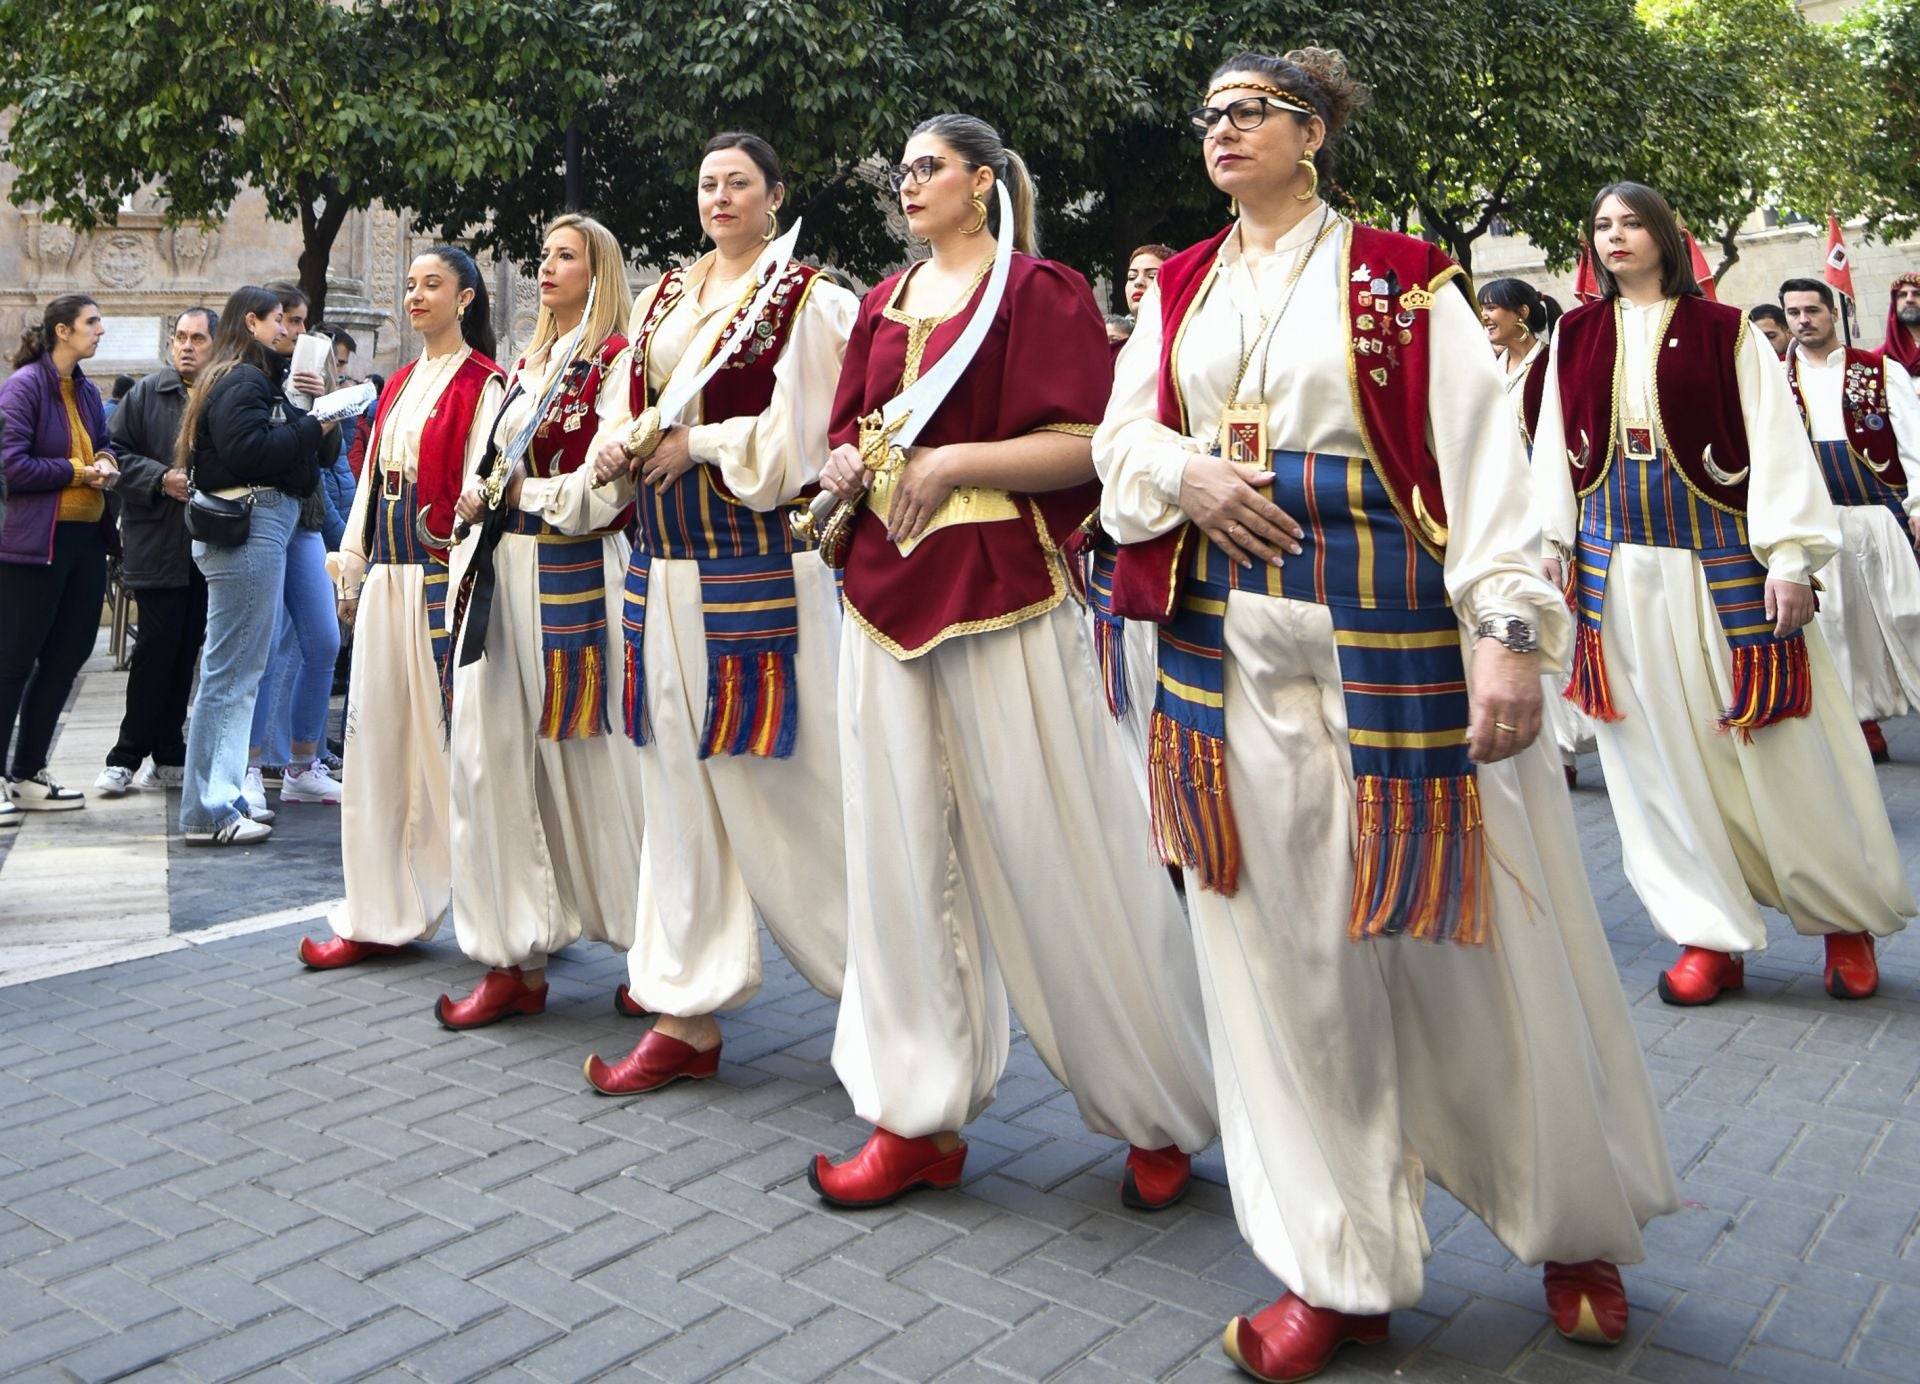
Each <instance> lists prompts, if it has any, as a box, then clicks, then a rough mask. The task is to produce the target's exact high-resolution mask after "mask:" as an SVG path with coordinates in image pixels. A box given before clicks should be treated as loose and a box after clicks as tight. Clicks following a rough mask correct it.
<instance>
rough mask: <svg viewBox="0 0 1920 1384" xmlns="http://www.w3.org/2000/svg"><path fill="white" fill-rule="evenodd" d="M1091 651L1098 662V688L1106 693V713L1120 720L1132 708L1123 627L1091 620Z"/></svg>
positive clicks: (1102, 618) (1097, 617) (1097, 618)
mask: <svg viewBox="0 0 1920 1384" xmlns="http://www.w3.org/2000/svg"><path fill="white" fill-rule="evenodd" d="M1093 651H1094V653H1095V655H1096V656H1098V658H1099V660H1100V684H1101V686H1102V687H1104V688H1105V689H1106V693H1107V712H1108V714H1110V715H1111V716H1112V717H1113V719H1114V720H1116V721H1118V720H1121V719H1122V718H1124V717H1125V716H1126V714H1127V712H1128V711H1129V710H1131V709H1132V706H1133V698H1132V697H1131V696H1130V695H1129V694H1128V691H1127V639H1126V625H1125V624H1124V623H1123V622H1121V621H1119V620H1109V619H1108V618H1107V617H1106V616H1104V615H1098V614H1096V615H1095V616H1094V617H1093Z"/></svg>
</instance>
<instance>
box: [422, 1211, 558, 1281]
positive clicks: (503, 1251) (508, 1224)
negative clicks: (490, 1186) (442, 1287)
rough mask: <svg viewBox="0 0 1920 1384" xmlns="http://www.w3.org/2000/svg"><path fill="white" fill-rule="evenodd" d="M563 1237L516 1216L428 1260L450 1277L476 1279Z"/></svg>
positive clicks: (447, 1246) (541, 1223) (442, 1249)
mask: <svg viewBox="0 0 1920 1384" xmlns="http://www.w3.org/2000/svg"><path fill="white" fill-rule="evenodd" d="M560 1233H561V1232H560V1231H559V1230H557V1229H555V1228H554V1227H553V1226H551V1225H548V1224H547V1223H546V1222H544V1221H537V1220H534V1219H533V1218H532V1217H531V1216H514V1217H511V1218H509V1219H507V1220H503V1221H501V1222H500V1223H499V1224H497V1225H491V1226H488V1227H487V1228H486V1229H484V1230H477V1231H475V1232H474V1233H473V1234H471V1235H466V1236H462V1237H461V1238H460V1239H458V1240H454V1241H452V1242H450V1243H448V1244H445V1245H442V1246H441V1247H440V1248H439V1249H436V1250H434V1251H433V1253H432V1254H430V1255H428V1256H427V1257H428V1258H429V1259H431V1260H432V1261H433V1262H434V1263H436V1264H438V1265H439V1266H440V1267H441V1268H443V1269H446V1270H447V1271H448V1272H450V1273H455V1274H458V1275H459V1276H460V1277H462V1278H474V1277H477V1276H478V1275H480V1274H483V1273H485V1272H486V1271H487V1270H489V1269H493V1268H498V1267H499V1266H500V1265H502V1264H505V1263H508V1262H510V1261H512V1260H515V1259H518V1258H519V1257H520V1256H522V1255H524V1254H531V1253H532V1252H533V1251H535V1250H537V1249H539V1248H540V1247H541V1246H542V1245H547V1244H551V1243H552V1242H553V1241H554V1240H556V1239H558V1238H559V1237H560Z"/></svg>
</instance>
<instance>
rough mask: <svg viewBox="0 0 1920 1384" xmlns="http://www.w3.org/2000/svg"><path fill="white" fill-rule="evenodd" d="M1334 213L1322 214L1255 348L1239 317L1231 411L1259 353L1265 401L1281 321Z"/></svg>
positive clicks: (1229, 398) (1263, 322) (1265, 320)
mask: <svg viewBox="0 0 1920 1384" xmlns="http://www.w3.org/2000/svg"><path fill="white" fill-rule="evenodd" d="M1332 210H1333V209H1332V208H1331V207H1328V208H1324V209H1323V210H1322V211H1321V213H1320V225H1319V227H1318V229H1317V230H1316V231H1315V233H1314V237H1313V243H1312V244H1310V245H1308V246H1307V248H1306V249H1305V250H1304V251H1303V252H1302V253H1301V255H1300V258H1299V259H1298V260H1296V261H1295V262H1294V266H1293V269H1292V271H1291V272H1290V273H1288V275H1287V282H1286V286H1285V288H1284V289H1283V290H1282V296H1281V299H1280V304H1279V306H1278V307H1276V308H1275V309H1274V310H1273V311H1272V312H1270V313H1268V314H1267V315H1266V316H1264V317H1262V318H1261V319H1260V327H1259V330H1258V331H1256V332H1255V333H1254V338H1253V344H1252V345H1251V346H1249V345H1248V344H1247V339H1246V326H1247V319H1246V314H1244V313H1240V314H1237V321H1238V325H1239V331H1240V369H1239V370H1238V371H1237V372H1236V373H1235V375H1234V377H1233V388H1232V389H1230V390H1228V391H1227V407H1228V408H1233V407H1235V406H1236V405H1237V404H1238V403H1239V401H1240V387H1241V385H1243V384H1244V383H1245V382H1246V378H1247V367H1248V366H1249V365H1251V364H1253V354H1254V352H1255V351H1260V392H1261V395H1262V397H1264V396H1265V394H1266V384H1267V353H1268V352H1269V351H1271V350H1272V349H1273V333H1274V332H1275V331H1277V330H1278V329H1279V326H1280V319H1281V318H1283V317H1285V316H1286V315H1287V308H1288V307H1289V306H1290V305H1291V304H1292V303H1293V294H1294V290H1295V289H1297V288H1298V287H1299V286H1300V276H1301V275H1303V274H1305V273H1306V272H1307V265H1308V263H1309V262H1310V261H1311V260H1312V259H1313V255H1314V252H1315V251H1316V250H1318V249H1319V248H1320V245H1321V242H1322V241H1324V240H1325V239H1326V238H1327V236H1328V234H1329V233H1330V232H1331V231H1332V230H1333V227H1332V226H1331V225H1329V224H1328V221H1329V218H1330V217H1331V216H1332ZM1245 244H1246V240H1245V237H1244V235H1243V236H1242V238H1241V245H1242V247H1243V249H1244V247H1245ZM1263 342H1264V343H1266V349H1265V350H1261V343H1263Z"/></svg>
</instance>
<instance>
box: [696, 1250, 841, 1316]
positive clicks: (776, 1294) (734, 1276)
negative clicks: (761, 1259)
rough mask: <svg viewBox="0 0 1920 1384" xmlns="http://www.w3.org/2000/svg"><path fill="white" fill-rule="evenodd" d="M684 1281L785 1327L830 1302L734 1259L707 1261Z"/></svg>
mask: <svg viewBox="0 0 1920 1384" xmlns="http://www.w3.org/2000/svg"><path fill="white" fill-rule="evenodd" d="M686 1282H687V1285H688V1286H689V1287H693V1288H697V1289H699V1290H700V1291H701V1292H703V1293H708V1294H711V1295H712V1296H713V1297H716V1298H718V1299H720V1301H722V1302H724V1303H726V1304H727V1306H729V1307H732V1308H736V1309H738V1310H740V1311H743V1312H751V1313H753V1314H754V1315H755V1316H759V1317H765V1318H766V1319H767V1320H768V1321H770V1322H773V1323H774V1324H775V1325H776V1326H780V1327H784V1328H786V1329H787V1330H792V1329H793V1328H794V1327H797V1326H799V1325H801V1324H802V1323H803V1322H809V1321H812V1320H813V1319H814V1318H815V1317H817V1316H819V1315H820V1314H821V1313H822V1312H824V1311H826V1310H827V1309H828V1307H829V1306H830V1305H831V1304H829V1303H828V1301H827V1300H826V1299H825V1298H823V1297H821V1296H819V1295H818V1294H817V1293H811V1292H809V1291H807V1290H806V1289H805V1288H802V1287H801V1286H800V1285H799V1284H797V1283H793V1282H791V1281H789V1280H787V1279H784V1278H781V1277H779V1276H778V1275H776V1274H770V1273H767V1272H765V1271H763V1270H761V1269H756V1268H754V1267H753V1266H752V1265H751V1264H743V1263H741V1262H740V1261H739V1260H737V1259H722V1260H721V1261H720V1262H719V1263H717V1264H710V1265H708V1266H707V1267H706V1268H704V1269H702V1270H700V1272H698V1273H696V1274H691V1275H689V1276H688V1278H687V1280H686Z"/></svg>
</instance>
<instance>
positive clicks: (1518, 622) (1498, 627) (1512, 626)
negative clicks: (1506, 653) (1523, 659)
mask: <svg viewBox="0 0 1920 1384" xmlns="http://www.w3.org/2000/svg"><path fill="white" fill-rule="evenodd" d="M1473 637H1474V638H1475V639H1497V640H1499V641H1500V642H1501V643H1502V644H1504V645H1506V646H1507V647H1508V648H1509V649H1512V650H1513V651H1514V652H1515V653H1517V654H1531V653H1538V652H1539V651H1540V632H1539V631H1538V630H1536V629H1534V627H1533V626H1532V625H1530V624H1528V623H1527V622H1526V621H1525V620H1522V619H1521V618H1520V617H1519V616H1517V615H1494V616H1489V617H1488V618H1487V619H1485V620H1482V621H1481V622H1480V623H1479V624H1477V625H1475V626H1474V627H1473Z"/></svg>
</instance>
